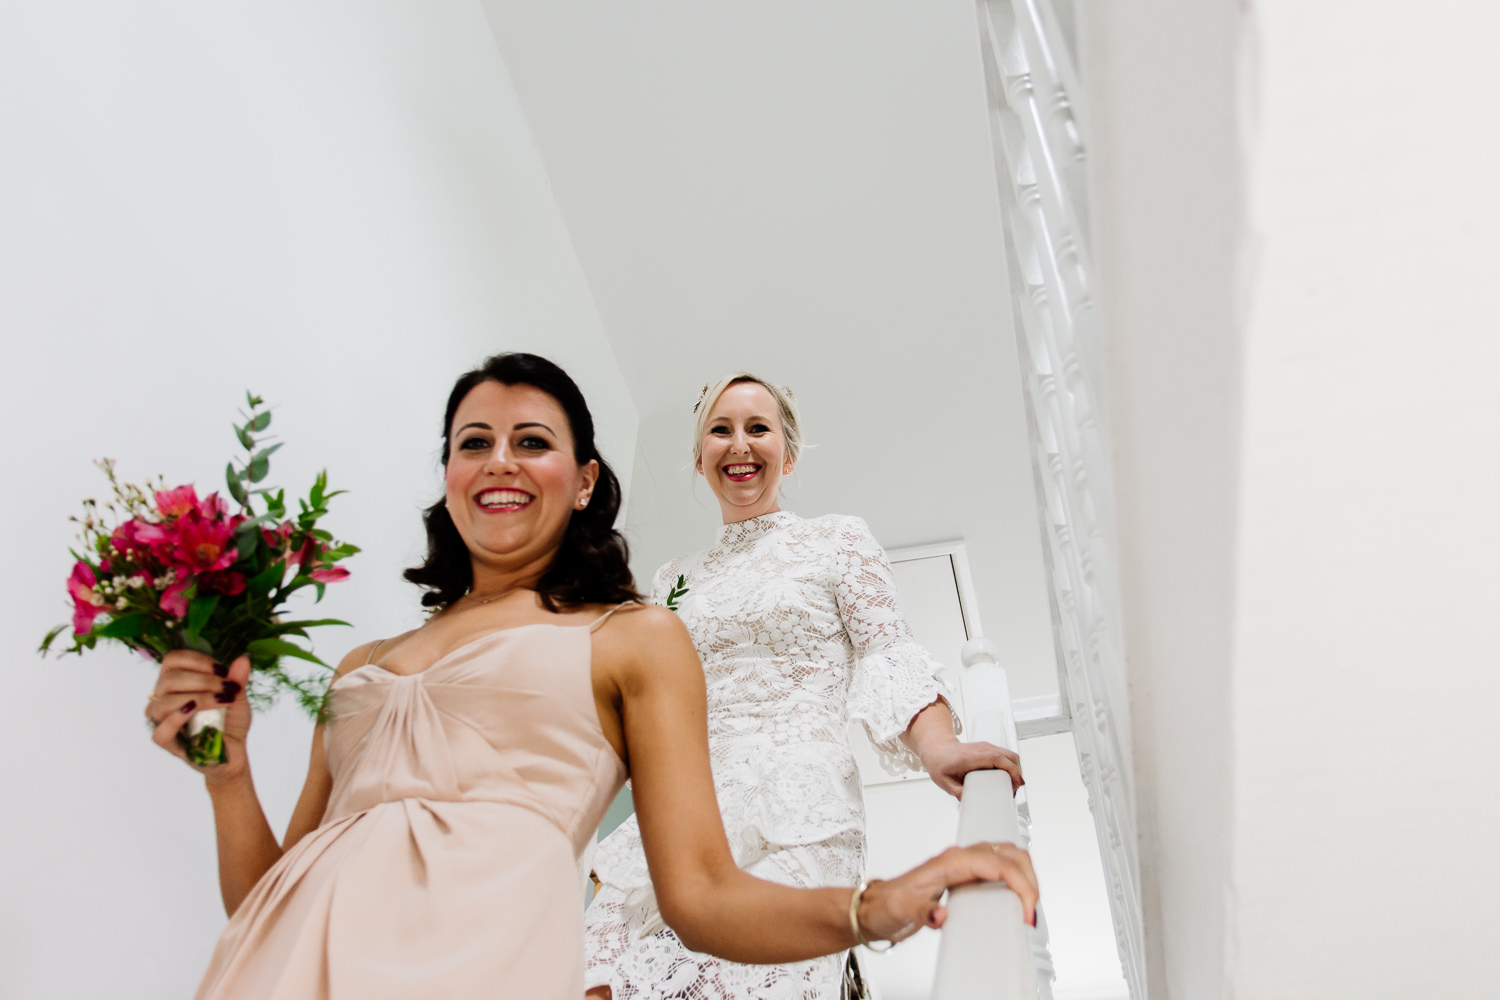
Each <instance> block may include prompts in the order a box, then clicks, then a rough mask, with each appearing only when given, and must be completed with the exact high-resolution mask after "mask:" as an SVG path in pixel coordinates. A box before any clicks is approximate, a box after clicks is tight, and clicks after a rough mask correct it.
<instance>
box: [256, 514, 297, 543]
mask: <svg viewBox="0 0 1500 1000" xmlns="http://www.w3.org/2000/svg"><path fill="white" fill-rule="evenodd" d="M260 533H261V535H262V536H263V537H264V538H265V540H266V544H267V545H269V546H270V547H271V548H273V549H285V548H286V547H287V544H288V542H289V541H290V540H291V537H292V522H290V521H282V522H281V523H280V524H278V525H277V526H276V527H274V528H262V529H260Z"/></svg>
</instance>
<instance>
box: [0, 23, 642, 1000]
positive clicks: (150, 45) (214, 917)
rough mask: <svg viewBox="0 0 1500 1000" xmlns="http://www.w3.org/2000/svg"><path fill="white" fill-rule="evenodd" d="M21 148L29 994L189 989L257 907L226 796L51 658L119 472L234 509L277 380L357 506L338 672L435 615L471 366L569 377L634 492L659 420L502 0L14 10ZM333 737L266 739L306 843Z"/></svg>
mask: <svg viewBox="0 0 1500 1000" xmlns="http://www.w3.org/2000/svg"><path fill="white" fill-rule="evenodd" d="M0 134H3V135H4V136H5V147H6V152H5V156H4V159H3V161H0V337H3V351H4V359H3V364H0V426H3V427H4V434H3V435H0V469H3V470H4V475H5V485H6V488H5V490H4V492H3V500H0V504H3V514H4V523H5V524H7V525H8V526H9V527H10V530H11V538H10V539H9V540H8V542H7V545H6V547H5V550H6V554H7V560H8V565H7V572H6V574H5V582H4V584H3V600H0V643H3V650H4V660H5V663H6V671H5V674H4V691H5V705H6V706H7V707H6V711H5V713H4V725H3V726H0V759H3V760H4V761H5V762H6V765H5V767H4V769H3V777H0V801H3V802H4V803H5V807H4V810H3V812H0V844H3V851H4V853H3V860H0V996H4V997H15V998H26V1000H39V998H49V997H57V998H73V997H80V996H107V997H121V998H127V997H142V998H145V997H151V998H156V997H164V996H186V995H189V994H190V992H191V990H192V989H193V987H194V985H195V983H196V981H197V979H198V976H199V975H200V974H201V972H202V970H203V968H204V967H205V966H206V964H207V961H208V955H209V951H210V949H211V947H212V944H213V941H214V939H215V937H216V936H217V934H218V932H219V929H220V927H221V926H222V924H223V920H224V918H223V912H222V909H221V907H220V904H219V901H218V891H217V883H216V876H215V868H214V855H213V844H212V827H211V822H210V818H209V812H208V806H207V801H206V798H205V796H204V795H203V793H202V792H201V790H200V787H199V782H198V779H197V778H196V777H195V776H193V775H192V774H191V773H190V772H188V771H187V770H186V769H185V768H183V767H182V766H181V765H179V764H178V763H177V762H176V761H174V760H172V759H170V758H169V757H167V755H165V754H164V753H162V752H161V751H159V750H157V749H156V748H155V747H153V746H152V745H151V744H150V742H149V741H148V738H147V734H146V732H145V730H144V728H143V727H142V724H141V721H140V718H141V708H142V705H143V703H144V697H145V694H146V692H147V690H148V689H149V686H150V684H151V680H152V676H153V674H152V671H151V669H150V668H149V667H148V666H147V665H145V664H144V663H142V662H140V661H139V660H138V659H137V658H135V657H134V656H132V655H130V654H127V653H124V652H122V651H117V650H112V651H108V652H100V653H96V654H94V655H93V656H90V657H89V658H87V659H84V660H76V659H68V660H65V661H61V662H59V661H55V660H48V661H45V662H44V661H41V660H39V659H38V658H37V657H36V655H35V653H34V649H35V647H36V643H37V641H38V640H39V639H40V638H41V635H42V633H43V632H45V631H46V629H47V628H48V627H49V626H50V625H52V624H53V623H55V622H59V621H63V620H65V619H66V617H67V614H68V612H67V606H66V601H65V599H64V594H63V589H62V581H63V579H64V577H65V575H66V573H67V571H68V568H69V567H68V559H67V555H66V548H67V546H68V544H69V540H70V537H71V532H70V530H69V527H70V526H69V525H68V523H67V522H66V520H65V519H66V517H67V516H68V515H69V514H71V513H73V512H74V511H75V510H76V509H77V503H78V501H79V500H80V499H81V498H83V497H84V496H97V495H99V494H100V493H101V477H100V476H99V475H98V474H97V473H96V471H95V470H94V469H93V468H92V467H91V465H90V464H89V462H90V459H92V458H94V457H97V456H101V455H109V456H114V457H116V458H118V459H119V460H120V463H121V468H122V470H123V471H124V472H125V473H127V474H128V475H130V476H135V477H144V476H146V475H149V474H152V473H156V472H161V473H164V474H165V475H166V476H167V477H168V479H170V480H176V481H186V480H191V481H196V482H197V483H199V484H200V485H201V486H203V487H205V488H213V487H214V486H215V485H216V484H218V483H219V482H220V481H221V477H222V468H223V465H224V462H225V460H226V459H227V457H228V456H229V453H230V452H231V450H232V448H233V446H234V442H233V438H232V436H231V434H230V430H229V423H230V420H231V419H232V418H233V411H234V407H235V405H236V401H237V400H238V399H239V398H240V397H241V395H242V393H243V391H244V389H246V388H253V389H255V390H256V391H257V392H259V393H262V394H263V395H265V396H266V397H267V398H268V399H270V400H271V401H272V402H274V403H275V404H276V405H277V410H276V429H277V430H279V431H281V432H282V433H283V434H284V435H285V436H286V440H287V445H286V448H285V449H284V450H283V451H282V452H281V453H280V454H278V455H277V457H276V459H275V463H274V466H273V478H274V479H275V480H276V481H277V482H280V483H283V484H285V485H286V486H288V487H289V488H291V489H293V490H296V489H305V487H306V484H307V483H308V482H309V481H310V479H311V476H312V475H313V474H314V473H315V471H316V470H317V469H318V468H320V467H323V466H327V467H328V469H329V472H330V475H331V477H332V481H333V483H334V484H335V485H336V486H340V487H344V488H348V489H349V490H351V491H352V492H351V493H350V495H348V496H345V497H340V498H339V499H338V500H337V501H335V507H334V513H333V515H332V516H331V519H330V522H329V525H330V527H331V528H333V529H334V530H336V531H337V532H338V533H340V534H341V535H343V536H345V537H346V538H348V539H349V540H351V541H354V542H356V543H358V544H361V545H363V546H364V547H365V551H364V553H363V554H361V555H360V556H359V557H357V558H356V559H355V560H354V561H353V563H352V566H351V568H352V569H353V571H354V578H353V579H352V580H351V581H349V582H348V583H345V584H341V585H339V586H337V587H334V588H331V589H330V591H329V599H328V601H327V602H326V604H325V605H324V608H325V609H326V610H327V612H328V613H330V614H332V615H335V616H340V617H345V618H347V619H349V620H351V621H352V622H353V623H354V625H355V627H354V629H352V630H348V631H336V630H327V631H326V632H325V634H323V635H322V636H320V637H319V642H318V646H319V649H320V651H321V652H323V653H324V654H325V656H328V657H333V658H337V657H338V656H340V655H342V652H343V650H344V649H346V648H347V647H348V646H349V645H352V644H354V643H357V642H361V641H364V640H367V639H369V638H371V637H373V636H375V635H378V634H389V633H391V632H392V631H395V630H398V629H401V628H404V627H407V626H409V625H410V624H412V623H413V622H415V621H416V620H418V617H419V616H418V613H417V610H416V603H415V597H416V594H415V591H414V590H413V589H412V588H410V587H408V586H406V585H405V584H403V583H401V582H400V581H399V579H398V574H399V569H400V568H401V567H402V566H404V565H408V564H409V563H410V561H411V560H412V559H413V558H414V557H415V556H416V555H417V553H418V552H419V550H420V547H421V536H420V526H419V523H418V516H417V512H418V509H419V507H420V506H422V505H423V504H425V503H426V502H428V501H429V500H430V499H431V498H432V497H433V496H434V495H435V492H436V490H437V489H438V484H439V479H438V476H437V473H436V468H435V460H436V455H437V448H438V443H439V442H438V430H439V427H438V425H439V423H440V421H441V408H442V404H443V400H444V398H445V396H446V393H447V390H448V387H449V386H450V385H451V383H452V380H453V378H454V377H455V376H457V375H458V374H459V373H460V372H461V371H463V370H464V369H465V368H467V367H468V366H469V365H471V364H472V363H474V362H475V361H477V360H478V359H480V358H481V357H483V356H484V355H486V354H488V353H491V352H494V351H496V350H500V349H506V348H522V349H534V350H538V351H541V352H543V353H546V354H548V355H550V356H552V357H553V358H555V359H557V360H559V361H560V362H561V363H563V364H564V365H565V366H566V367H568V368H569V369H570V370H571V371H572V372H573V373H574V375H575V376H576V377H577V378H578V379H579V381H580V383H581V384H582V385H583V387H584V390H585V392H586V393H587V394H588V395H589V397H590V399H591V401H592V402H593V404H594V408H595V415H596V418H597V420H598V422H599V424H600V425H601V428H602V430H601V438H602V444H603V447H604V449H605V451H606V454H607V455H608V456H609V457H611V458H613V459H615V463H616V466H617V468H618V469H619V471H620V473H621V474H622V476H623V477H624V478H626V479H627V481H628V478H629V474H630V471H631V458H632V456H633V455H634V451H635V448H634V439H635V412H634V408H633V406H632V404H631V402H630V399H629V396H628V394H627V392H626V389H625V385H624V382H623V380H622V379H621V378H620V376H619V373H618V370H617V369H616V366H615V364H614V361H613V358H612V355H611V353H610V348H609V345H608V343H607V342H606V341H605V339H604V336H603V333H602V330H601V327H600V324H599V320H598V317H597V315H596V313H595V310H594V307H593V302H592V299H591V296H590V294H589V290H588V288H587V286H586V284H585V282H584V279H583V275H582V273H581V271H580V270H579V268H578V266H577V262H576V259H575V257H574V255H573V251H572V248H571V244H570V242H569V240H568V237H567V234H566V232H565V231H564V229H563V227H562V225H561V222H560V220H559V218H558V216H557V213H556V210H555V208H554V206H553V203H552V200H551V196H550V193H549V190H548V187H547V181H546V177H545V174H544V172H543V170H542V167H541V163H540V161H539V159H538V158H537V156H536V153H535V149H534V146H533V143H532V140H531V137H530V134H529V131H528V129H527V127H526V125H525V122H524V121H523V119H522V118H521V115H520V112H519V108H518V106H517V104H516V102H515V99H514V96H513V92H512V90H511V87H510V82H509V79H508V77H507V75H506V72H505V70H504V67H503V66H502V65H501V62H500V59H499V56H498V54H497V53H496V51H495V47H494V43H493V41H492V38H491V36H490V33H489V30H488V26H487V24H486V22H485V19H484V15H483V14H482V12H481V11H480V10H479V9H478V7H477V6H476V5H475V4H473V3H469V2H457V0H455V2H444V3H421V4H417V3H408V4H401V5H378V6H376V5H369V4H361V3H354V2H340V3H334V2H326V3H320V4H316V5H308V4H300V3H290V2H281V3H266V4H258V5H253V6H246V5H237V6H233V5H232V6H227V7H226V6H213V5H209V6H204V5H201V4H188V3H172V2H150V3H143V4H132V5H130V6H129V8H128V9H127V8H125V7H121V6H120V5H116V4H110V3H104V2H97V0H96V2H90V3H85V4H83V5H77V4H71V5H47V4H30V5H21V6H15V5H12V9H9V10H8V11H7V16H6V28H5V31H4V32H3V33H0ZM627 488H628V486H627ZM307 738H308V725H307V724H306V723H305V722H304V721H303V720H301V719H300V718H298V717H297V716H296V714H295V712H294V711H293V710H292V709H291V707H290V706H285V710H278V711H277V712H276V713H273V714H272V715H271V716H269V717H266V718H264V719H261V720H260V721H259V722H258V723H257V726H256V729H255V737H254V741H253V747H254V749H253V752H254V753H255V754H256V758H255V759H256V767H257V779H258V785H259V788H260V790H261V792H262V795H263V797H264V799H265V800H266V804H267V807H268V810H269V812H270V814H271V817H272V821H273V824H274V825H275V826H276V827H277V828H278V829H280V828H281V827H282V826H283V825H284V823H285V820H286V817H287V815H288V814H289V812H290V808H291V804H292V801H293V799H294V797H295V795H296V792H297V790H298V788H299V786H300V782H301V779H302V776H303V774H304V773H305V767H306V752H307V749H306V748H307Z"/></svg>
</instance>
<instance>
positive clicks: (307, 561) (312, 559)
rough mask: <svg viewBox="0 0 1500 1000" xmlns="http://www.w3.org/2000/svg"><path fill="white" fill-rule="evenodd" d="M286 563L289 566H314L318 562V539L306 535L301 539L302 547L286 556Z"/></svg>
mask: <svg viewBox="0 0 1500 1000" xmlns="http://www.w3.org/2000/svg"><path fill="white" fill-rule="evenodd" d="M286 561H287V564H288V565H290V566H302V567H304V568H306V567H309V566H314V565H316V564H317V562H318V540H317V538H315V537H314V536H312V535H308V536H307V537H306V538H304V539H303V540H302V547H301V548H299V549H298V550H297V551H296V552H293V553H292V554H291V555H289V556H287V559H286Z"/></svg>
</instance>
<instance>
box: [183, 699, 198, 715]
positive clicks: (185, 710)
mask: <svg viewBox="0 0 1500 1000" xmlns="http://www.w3.org/2000/svg"><path fill="white" fill-rule="evenodd" d="M197 707H198V703H197V702H196V701H190V702H188V703H187V704H186V705H183V706H182V714H183V715H187V714H188V713H189V712H191V711H192V710H193V709H195V708H197Z"/></svg>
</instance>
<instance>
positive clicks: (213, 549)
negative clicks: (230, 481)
mask: <svg viewBox="0 0 1500 1000" xmlns="http://www.w3.org/2000/svg"><path fill="white" fill-rule="evenodd" d="M175 528H176V535H177V537H176V539H175V541H176V543H177V544H176V547H175V549H174V551H173V553H172V555H173V557H174V558H175V559H176V561H177V563H178V565H179V567H180V568H181V569H182V570H183V571H184V572H187V573H210V572H213V571H214V570H220V569H228V568H229V567H231V566H233V565H234V561H235V560H236V559H237V558H239V551H238V550H237V549H236V548H235V546H234V525H233V524H231V523H228V522H225V521H219V520H214V521H209V520H205V519H204V518H203V517H202V515H200V514H199V513H198V512H197V511H196V510H194V511H191V512H189V513H188V514H187V515H186V516H184V517H183V518H181V519H180V520H178V522H177V524H176V525H175Z"/></svg>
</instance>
